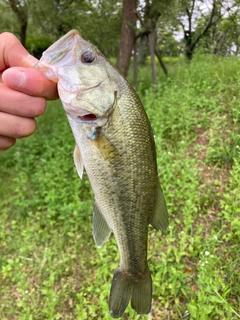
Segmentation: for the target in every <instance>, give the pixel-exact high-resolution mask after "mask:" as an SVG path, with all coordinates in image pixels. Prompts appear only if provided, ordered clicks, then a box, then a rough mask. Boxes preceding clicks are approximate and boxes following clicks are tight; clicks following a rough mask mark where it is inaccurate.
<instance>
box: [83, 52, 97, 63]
mask: <svg viewBox="0 0 240 320" xmlns="http://www.w3.org/2000/svg"><path fill="white" fill-rule="evenodd" d="M94 58H95V57H94V55H93V53H92V52H91V51H86V52H84V53H83V54H82V56H81V61H82V62H85V63H91V62H93V60H94Z"/></svg>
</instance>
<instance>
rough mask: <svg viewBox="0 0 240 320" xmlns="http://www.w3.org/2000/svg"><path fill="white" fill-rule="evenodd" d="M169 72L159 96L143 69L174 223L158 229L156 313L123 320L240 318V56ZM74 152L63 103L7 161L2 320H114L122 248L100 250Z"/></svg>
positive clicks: (2, 191)
mask: <svg viewBox="0 0 240 320" xmlns="http://www.w3.org/2000/svg"><path fill="white" fill-rule="evenodd" d="M169 70H170V72H169V73H170V75H169V77H168V78H167V79H166V78H163V76H161V74H160V75H159V85H158V91H157V93H155V94H154V93H153V91H152V89H151V85H150V84H151V74H150V68H149V67H145V69H144V68H141V69H140V70H139V79H140V82H139V92H140V96H141V98H142V100H143V103H144V105H145V107H146V110H147V112H148V115H149V118H150V120H151V123H152V126H153V130H154V134H155V140H156V144H157V153H158V166H159V176H160V180H161V184H162V187H163V190H164V193H165V196H166V201H167V205H168V209H169V214H170V226H169V228H168V230H167V231H166V232H156V231H155V230H153V229H152V228H150V230H149V265H150V269H151V273H152V276H153V284H154V287H153V308H152V312H151V313H150V314H149V315H148V316H137V315H136V314H135V313H134V312H133V310H132V309H131V308H130V307H128V309H127V313H126V314H125V315H124V316H123V317H122V319H174V320H175V319H176V320H179V319H181V318H182V317H183V315H184V314H185V312H186V311H187V310H189V312H190V314H191V319H204V320H205V319H211V320H213V319H233V320H234V319H239V317H240V298H239V297H240V287H239V283H240V278H239V274H240V273H239V264H238V265H237V263H239V260H238V259H239V256H240V246H239V241H240V220H239V217H240V206H239V188H240V169H239V168H240V157H239V144H240V129H239V121H240V108H239V99H240V93H239V79H240V71H239V61H238V58H234V57H232V58H216V57H212V56H205V57H201V56H196V57H195V59H194V60H193V61H192V63H191V64H186V63H185V62H184V61H181V62H179V63H174V64H171V65H169ZM73 148H74V141H73V137H72V134H71V132H70V128H69V125H68V123H67V121H66V117H65V114H64V111H63V108H62V107H61V106H60V102H59V101H56V102H51V103H49V106H48V109H47V112H46V113H45V115H44V116H42V117H41V118H40V119H38V129H37V131H36V133H35V134H34V135H33V136H31V137H30V138H28V139H23V140H21V141H18V142H17V144H16V146H15V147H13V148H11V149H10V150H8V151H7V152H4V153H1V154H0V168H1V170H0V179H1V185H0V197H1V202H0V205H1V215H0V250H1V256H0V284H1V285H0V296H1V300H0V317H1V319H3V320H5V319H19V320H23V319H26V320H29V319H35V320H43V319H79V320H80V319H81V320H82V319H110V316H109V315H108V295H109V290H110V284H111V280H112V274H113V271H114V269H115V268H116V267H117V264H118V259H119V258H118V253H117V248H116V244H115V241H114V238H113V237H112V238H111V239H110V240H109V241H108V242H107V243H106V244H105V245H104V246H103V248H101V249H97V248H96V246H95V244H94V241H93V238H92V231H91V220H92V214H91V212H92V206H93V195H92V192H91V189H90V186H89V182H88V179H87V176H86V175H84V178H83V180H80V179H79V178H78V176H77V173H76V170H75V169H74V165H73V159H72V152H73ZM234 268H235V269H234ZM233 269H234V270H233ZM231 271H233V272H232V274H231V275H229V272H231ZM227 275H229V277H228V278H227V279H225V277H226V276H227ZM224 279H225V281H224ZM187 315H188V313H186V316H187ZM189 318H190V317H189Z"/></svg>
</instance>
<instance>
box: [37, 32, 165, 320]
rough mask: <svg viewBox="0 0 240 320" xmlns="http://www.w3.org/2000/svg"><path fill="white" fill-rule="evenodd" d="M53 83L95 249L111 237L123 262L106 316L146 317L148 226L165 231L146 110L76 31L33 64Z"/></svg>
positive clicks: (148, 298)
mask: <svg viewBox="0 0 240 320" xmlns="http://www.w3.org/2000/svg"><path fill="white" fill-rule="evenodd" d="M35 68H36V69H38V70H40V71H41V72H42V73H43V74H44V75H45V76H46V77H47V78H49V79H50V80H52V81H54V82H57V87H58V93H59V97H60V99H61V102H62V105H63V107H64V109H65V112H66V115H67V118H68V121H69V124H70V127H71V129H72V133H73V136H74V138H75V142H76V145H75V149H74V164H75V167H76V170H77V173H78V175H79V177H80V178H82V176H83V171H84V169H85V170H86V173H87V175H88V178H89V181H90V184H91V187H92V189H93V193H94V206H93V221H92V230H93V238H94V241H95V243H96V245H97V246H98V247H99V248H100V247H101V246H102V245H103V244H104V243H105V242H106V241H107V240H108V239H109V237H110V235H111V234H112V233H113V234H114V237H115V239H116V243H117V247H118V251H119V255H120V262H119V265H118V267H117V269H116V270H115V272H114V275H113V280H112V285H111V289H110V297H109V312H110V315H111V316H112V318H119V317H121V316H122V314H123V313H124V311H125V309H126V307H127V305H128V304H129V302H131V307H132V308H133V309H134V310H135V311H136V312H137V313H138V314H147V313H149V312H150V310H151V303H152V279H151V274H150V271H149V267H148V261H147V250H148V225H149V224H151V225H152V226H153V227H154V228H155V229H156V230H165V229H166V228H167V226H168V211H167V206H166V202H165V199H164V195H163V191H162V188H161V186H160V183H159V179H158V170H157V161H156V147H155V143H154V136H153V131H152V129H151V125H150V122H149V119H148V117H147V114H146V112H145V109H144V107H143V105H142V103H141V101H140V99H139V97H138V96H137V94H136V92H135V90H134V89H133V88H132V86H131V85H130V84H129V82H128V81H127V80H126V78H125V77H124V76H122V75H121V74H120V72H119V71H118V70H117V69H116V68H115V67H114V66H113V65H112V64H111V63H110V62H109V61H108V60H107V59H106V58H105V56H104V55H103V54H102V53H101V52H100V51H99V49H98V48H96V47H95V46H94V45H93V44H91V43H90V42H89V41H86V40H84V39H83V38H82V36H81V35H80V33H79V32H78V31H77V30H71V31H69V32H68V33H67V34H66V35H64V36H63V37H62V38H60V39H59V40H57V41H56V42H55V43H53V44H52V45H51V46H50V47H49V48H48V49H47V50H46V51H45V52H43V54H42V57H41V59H40V60H39V62H38V63H37V65H36V66H35Z"/></svg>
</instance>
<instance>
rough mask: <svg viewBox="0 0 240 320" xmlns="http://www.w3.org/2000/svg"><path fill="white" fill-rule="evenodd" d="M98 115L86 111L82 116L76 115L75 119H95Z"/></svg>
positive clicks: (85, 120)
mask: <svg viewBox="0 0 240 320" xmlns="http://www.w3.org/2000/svg"><path fill="white" fill-rule="evenodd" d="M97 119H98V117H97V116H96V115H95V114H94V113H87V114H85V115H83V116H81V115H78V116H77V117H76V120H78V121H81V122H90V121H96V120H97Z"/></svg>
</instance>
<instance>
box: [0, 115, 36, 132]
mask: <svg viewBox="0 0 240 320" xmlns="http://www.w3.org/2000/svg"><path fill="white" fill-rule="evenodd" d="M0 123H1V126H0V136H5V137H10V138H23V137H28V136H30V135H31V134H32V133H33V132H34V131H35V130H36V121H35V120H34V119H31V118H23V117H18V116H14V115H11V114H8V113H4V112H0Z"/></svg>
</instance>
